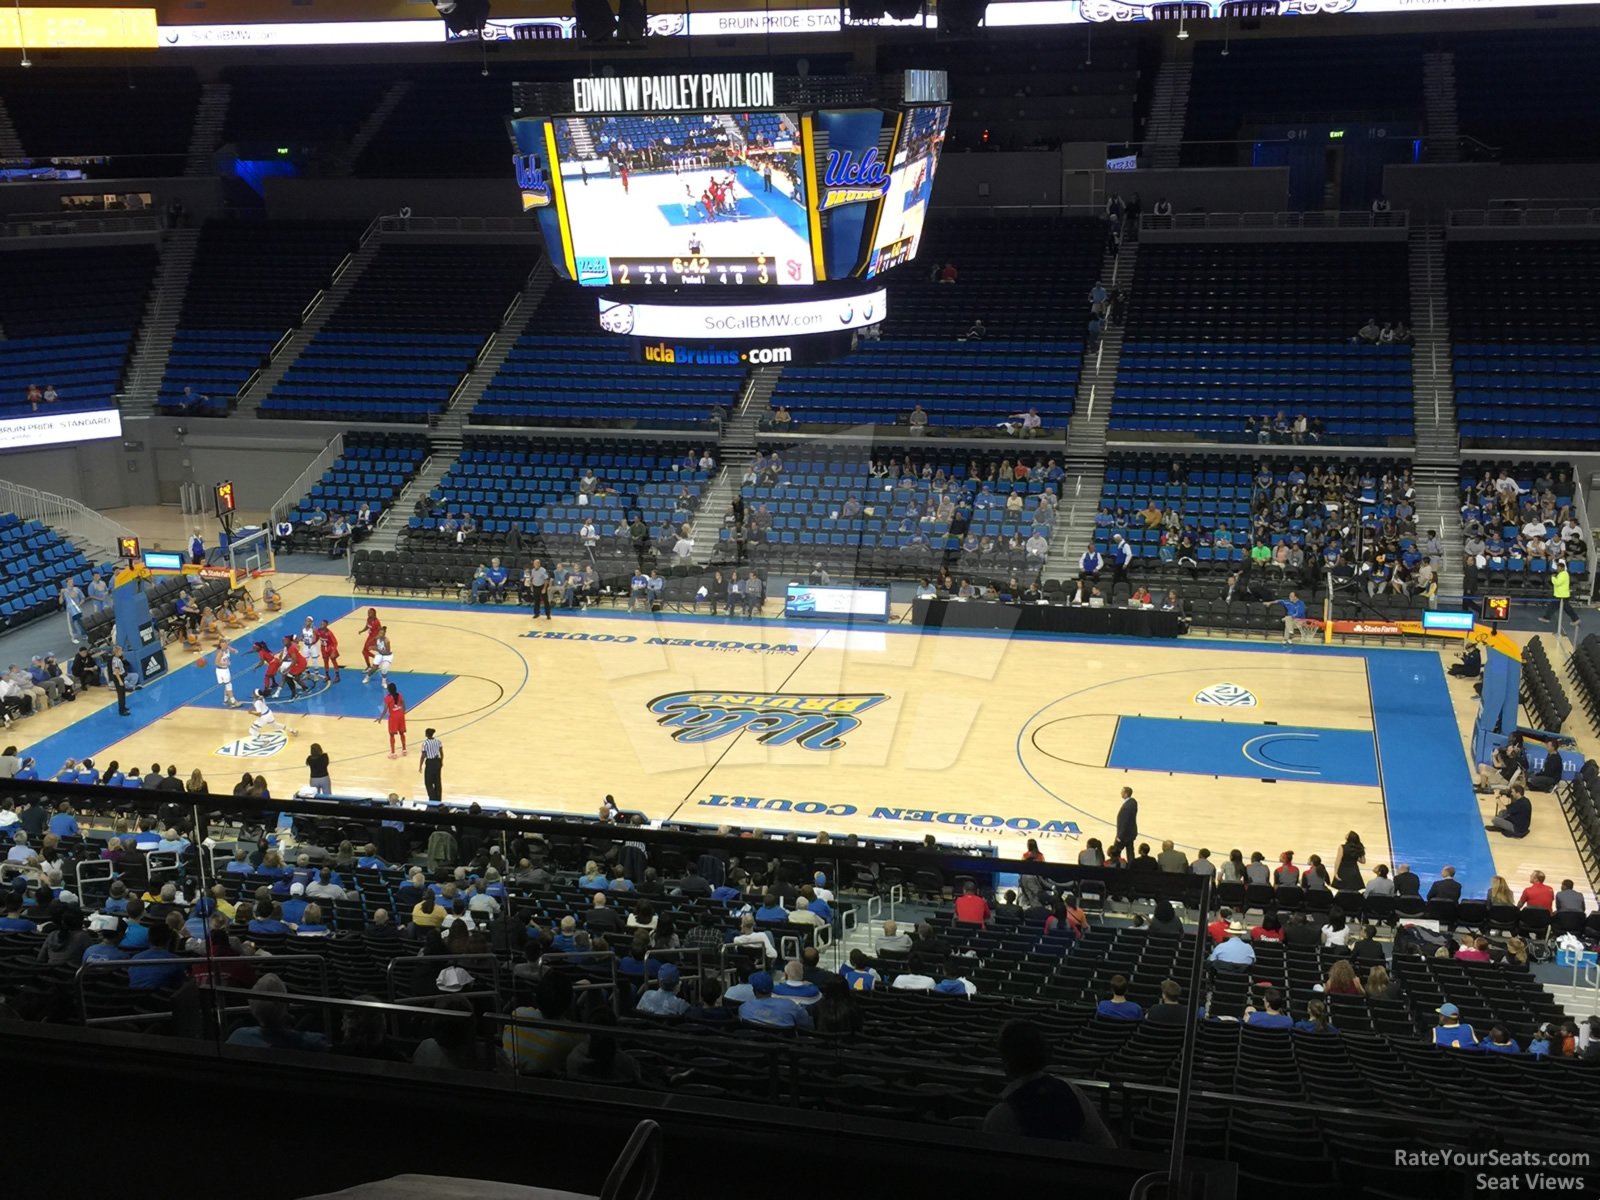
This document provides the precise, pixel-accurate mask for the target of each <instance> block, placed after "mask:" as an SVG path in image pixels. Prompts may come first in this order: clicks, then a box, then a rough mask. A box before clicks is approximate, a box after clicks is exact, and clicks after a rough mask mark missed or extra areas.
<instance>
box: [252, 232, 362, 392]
mask: <svg viewBox="0 0 1600 1200" xmlns="http://www.w3.org/2000/svg"><path fill="white" fill-rule="evenodd" d="M377 231H378V222H377V220H376V219H374V220H373V222H372V224H371V225H369V226H368V227H367V231H366V232H365V233H363V234H362V235H361V246H360V248H358V249H357V250H356V251H355V253H353V254H351V255H350V256H349V257H348V258H346V259H345V261H344V262H342V263H340V264H339V267H338V269H336V270H335V271H334V273H333V286H332V287H330V288H328V290H327V291H326V292H324V293H322V299H321V300H319V301H315V305H316V307H315V308H314V309H313V310H312V312H311V315H310V316H308V317H307V318H306V319H305V320H304V322H302V323H301V325H300V328H299V329H296V330H295V331H294V333H292V334H291V335H290V336H289V339H288V340H287V341H286V342H284V343H283V344H282V345H281V346H280V348H279V349H278V351H277V353H276V354H274V355H273V356H272V361H271V363H269V364H268V365H267V367H266V368H265V369H264V370H262V372H261V373H260V374H259V375H257V376H256V379H255V382H254V383H252V384H248V385H246V386H245V388H244V389H242V390H241V391H240V393H239V410H240V411H241V412H245V411H255V412H257V413H258V414H259V410H260V408H261V402H262V401H263V400H264V399H266V398H267V396H269V395H270V394H271V393H272V389H273V388H275V387H277V386H278V384H279V383H281V382H282V381H283V377H284V375H286V374H287V373H288V371H289V368H290V367H292V366H294V362H295V359H297V358H299V357H300V354H301V351H303V350H304V349H305V348H306V347H307V346H309V345H310V344H311V340H312V339H313V338H315V337H316V336H317V334H318V333H319V332H321V330H322V327H323V326H324V325H326V324H327V323H328V318H330V317H331V316H333V314H334V313H335V312H336V311H337V310H338V308H339V305H340V303H341V302H342V301H343V300H344V298H345V297H346V296H348V295H349V294H350V291H351V289H352V288H354V287H355V285H356V281H357V280H359V279H360V278H361V275H362V272H364V271H365V270H366V269H367V268H368V267H369V266H371V265H372V262H373V260H374V259H376V258H377V257H378V246H379V244H380V242H381V239H380V238H379V237H378V236H377Z"/></svg>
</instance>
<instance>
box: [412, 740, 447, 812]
mask: <svg viewBox="0 0 1600 1200" xmlns="http://www.w3.org/2000/svg"><path fill="white" fill-rule="evenodd" d="M435 732H436V731H435V730H432V729H425V730H423V731H422V757H421V758H419V759H418V760H417V770H418V771H420V772H421V773H422V784H423V786H424V787H426V788H427V789H428V800H429V801H430V802H431V803H433V804H438V803H439V802H441V801H442V800H443V799H444V778H443V776H444V743H443V742H441V741H440V740H439V739H438V738H437V737H435V736H434V734H435Z"/></svg>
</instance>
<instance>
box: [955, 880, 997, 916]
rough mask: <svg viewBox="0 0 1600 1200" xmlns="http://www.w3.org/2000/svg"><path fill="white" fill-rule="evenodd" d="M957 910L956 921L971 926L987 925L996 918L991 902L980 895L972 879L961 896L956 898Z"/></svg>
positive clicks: (964, 887) (968, 881)
mask: <svg viewBox="0 0 1600 1200" xmlns="http://www.w3.org/2000/svg"><path fill="white" fill-rule="evenodd" d="M955 910H956V920H958V921H964V922H966V923H967V924H969V925H985V924H987V923H988V921H989V919H990V918H991V917H993V916H994V910H993V909H992V908H990V907H989V901H988V900H987V899H985V898H984V897H983V896H980V895H979V894H978V888H977V885H976V884H974V883H973V882H972V880H970V879H969V880H967V882H966V884H965V885H964V886H963V888H962V891H961V895H959V896H957V897H956V903H955Z"/></svg>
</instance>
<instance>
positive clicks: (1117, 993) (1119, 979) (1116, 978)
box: [1094, 975, 1144, 1021]
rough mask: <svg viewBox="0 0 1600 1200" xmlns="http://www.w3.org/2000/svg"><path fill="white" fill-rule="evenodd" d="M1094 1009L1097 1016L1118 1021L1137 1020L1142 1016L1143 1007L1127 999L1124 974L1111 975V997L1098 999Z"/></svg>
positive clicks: (1126, 979)
mask: <svg viewBox="0 0 1600 1200" xmlns="http://www.w3.org/2000/svg"><path fill="white" fill-rule="evenodd" d="M1094 1011H1095V1015H1096V1016H1098V1017H1112V1018H1114V1019H1116V1020H1119V1021H1137V1020H1139V1018H1141V1017H1142V1016H1144V1009H1142V1008H1141V1007H1139V1005H1137V1004H1135V1003H1134V1002H1133V1001H1132V1000H1129V999H1128V977H1127V976H1126V975H1113V976H1112V977H1111V999H1109V1000H1102V1001H1100V1003H1099V1004H1097V1005H1095V1010H1094Z"/></svg>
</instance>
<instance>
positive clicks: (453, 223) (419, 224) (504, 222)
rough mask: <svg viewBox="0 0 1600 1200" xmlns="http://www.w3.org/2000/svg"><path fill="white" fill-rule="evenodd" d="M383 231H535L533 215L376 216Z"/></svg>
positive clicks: (537, 227) (537, 228) (535, 222)
mask: <svg viewBox="0 0 1600 1200" xmlns="http://www.w3.org/2000/svg"><path fill="white" fill-rule="evenodd" d="M378 228H379V229H380V231H382V232H383V233H467V234H471V233H537V232H539V219H538V218H537V217H409V216H401V215H395V216H383V217H379V218H378Z"/></svg>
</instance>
